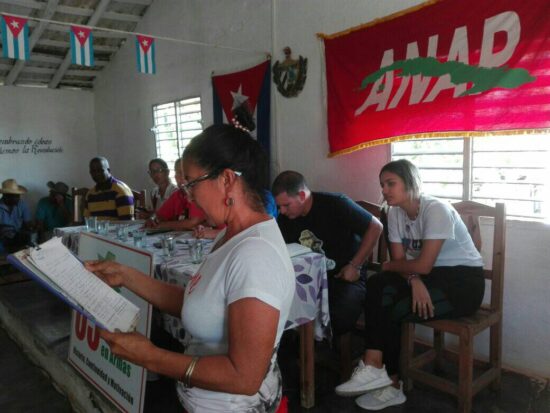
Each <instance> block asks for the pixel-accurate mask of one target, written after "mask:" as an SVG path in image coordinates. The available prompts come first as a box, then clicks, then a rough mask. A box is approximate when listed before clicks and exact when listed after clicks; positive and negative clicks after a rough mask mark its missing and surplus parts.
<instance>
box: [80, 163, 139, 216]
mask: <svg viewBox="0 0 550 413" xmlns="http://www.w3.org/2000/svg"><path fill="white" fill-rule="evenodd" d="M90 175H91V177H92V179H93V180H94V182H95V183H96V185H95V186H94V187H93V188H92V189H90V190H89V191H88V194H87V195H86V208H85V209H84V216H85V217H89V216H92V217H98V218H103V219H118V220H129V219H133V218H134V196H133V195H132V190H131V189H130V188H129V187H128V185H126V184H125V183H124V182H122V181H119V180H118V179H116V178H115V177H114V176H113V175H111V169H110V168H109V161H108V160H107V159H106V158H103V157H97V158H93V159H92V160H91V161H90Z"/></svg>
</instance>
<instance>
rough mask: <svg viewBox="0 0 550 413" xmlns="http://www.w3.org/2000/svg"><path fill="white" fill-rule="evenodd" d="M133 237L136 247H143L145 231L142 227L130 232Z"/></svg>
mask: <svg viewBox="0 0 550 413" xmlns="http://www.w3.org/2000/svg"><path fill="white" fill-rule="evenodd" d="M132 235H133V237H134V245H135V246H136V247H138V248H142V247H143V240H144V238H145V231H144V230H142V229H136V230H134V231H133V232H132Z"/></svg>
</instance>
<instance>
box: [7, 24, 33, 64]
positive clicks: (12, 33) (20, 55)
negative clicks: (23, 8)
mask: <svg viewBox="0 0 550 413" xmlns="http://www.w3.org/2000/svg"><path fill="white" fill-rule="evenodd" d="M1 25H2V55H3V57H8V58H11V59H20V60H29V55H30V50H29V25H28V24H27V19H23V18H21V17H15V16H9V15H7V14H3V15H2V19H1Z"/></svg>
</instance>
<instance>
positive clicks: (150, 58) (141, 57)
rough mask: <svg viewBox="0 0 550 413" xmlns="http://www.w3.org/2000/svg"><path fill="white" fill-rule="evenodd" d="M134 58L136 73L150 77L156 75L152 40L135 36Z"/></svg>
mask: <svg viewBox="0 0 550 413" xmlns="http://www.w3.org/2000/svg"><path fill="white" fill-rule="evenodd" d="M136 58H137V68H138V72H140V73H146V74H150V75H154V74H155V73H156V66H155V39H154V38H152V37H148V36H142V35H139V34H138V35H136Z"/></svg>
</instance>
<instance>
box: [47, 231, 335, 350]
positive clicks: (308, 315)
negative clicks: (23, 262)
mask: <svg viewBox="0 0 550 413" xmlns="http://www.w3.org/2000/svg"><path fill="white" fill-rule="evenodd" d="M83 229H84V227H70V228H60V229H58V231H57V234H56V235H58V236H62V237H63V242H64V244H65V245H67V246H68V247H69V248H70V249H71V250H73V251H75V252H76V251H77V250H78V240H79V234H80V231H82V230H83ZM111 235H112V238H113V240H115V241H116V239H115V236H114V234H108V236H109V237H110V238H111ZM188 239H189V235H187V236H186V235H185V234H184V235H183V236H180V237H177V238H176V240H175V250H174V252H173V254H172V256H166V255H164V254H163V251H162V249H160V248H158V247H159V243H160V236H158V235H156V236H154V235H150V236H147V237H146V238H145V239H144V241H145V242H144V245H143V248H144V249H147V250H148V251H150V252H152V253H153V256H154V263H155V277H156V278H158V279H161V280H163V281H166V282H168V283H172V284H177V285H181V286H183V287H184V286H185V285H186V284H187V282H188V280H189V279H190V278H191V276H192V275H193V274H195V272H196V271H197V270H198V269H199V265H200V264H193V263H191V259H190V255H189V244H188ZM117 242H120V241H117ZM125 243H127V244H131V243H132V239H131V238H130V239H129V240H128V241H127V242H125ZM211 247H212V242H210V241H205V242H204V253H205V255H206V254H207V253H208V252H209V251H210V249H211ZM292 264H293V265H294V272H295V273H296V292H295V294H294V300H293V302H292V307H291V309H290V313H289V318H288V320H287V322H286V324H285V329H290V328H295V327H298V326H299V325H301V324H305V323H307V322H309V321H312V320H315V339H316V340H322V339H324V338H329V337H330V336H331V329H330V316H329V304H328V281H327V271H326V267H325V258H324V256H323V255H321V254H317V253H314V252H310V253H307V254H302V255H298V256H295V257H292ZM162 325H163V327H164V329H166V330H167V331H169V332H170V333H171V334H172V336H173V337H175V338H177V339H178V340H180V341H182V340H183V338H184V336H185V331H184V329H183V327H182V325H181V321H180V319H179V318H176V317H172V316H170V315H168V314H162Z"/></svg>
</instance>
